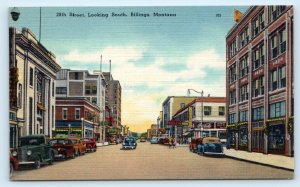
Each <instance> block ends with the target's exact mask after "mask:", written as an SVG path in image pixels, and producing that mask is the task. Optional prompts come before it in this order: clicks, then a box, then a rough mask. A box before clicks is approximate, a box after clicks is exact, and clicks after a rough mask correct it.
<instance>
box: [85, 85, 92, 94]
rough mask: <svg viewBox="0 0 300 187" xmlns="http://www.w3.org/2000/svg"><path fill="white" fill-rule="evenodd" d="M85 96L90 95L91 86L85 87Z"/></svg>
mask: <svg viewBox="0 0 300 187" xmlns="http://www.w3.org/2000/svg"><path fill="white" fill-rule="evenodd" d="M85 94H87V95H89V94H91V86H85Z"/></svg>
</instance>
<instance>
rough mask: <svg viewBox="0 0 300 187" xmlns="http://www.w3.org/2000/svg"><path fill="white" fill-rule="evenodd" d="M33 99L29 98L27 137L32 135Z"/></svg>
mask: <svg viewBox="0 0 300 187" xmlns="http://www.w3.org/2000/svg"><path fill="white" fill-rule="evenodd" d="M32 109H33V99H32V97H29V127H28V128H29V135H30V134H32V122H33V115H32V114H33V112H32Z"/></svg>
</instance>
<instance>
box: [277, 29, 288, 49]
mask: <svg viewBox="0 0 300 187" xmlns="http://www.w3.org/2000/svg"><path fill="white" fill-rule="evenodd" d="M279 48H280V53H283V52H285V51H286V29H283V30H281V31H279Z"/></svg>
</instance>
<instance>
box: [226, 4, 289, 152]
mask: <svg viewBox="0 0 300 187" xmlns="http://www.w3.org/2000/svg"><path fill="white" fill-rule="evenodd" d="M226 51H227V54H226V74H227V76H226V77H227V79H226V95H227V101H226V109H227V111H226V113H227V116H226V117H227V122H228V125H227V128H228V134H229V138H230V139H231V144H232V147H234V148H236V149H240V150H247V151H255V152H263V153H275V154H284V155H287V156H291V155H293V124H294V122H293V121H294V79H293V7H292V6H252V7H250V8H249V9H248V10H247V12H246V13H245V14H244V16H243V17H242V18H241V19H240V20H239V21H238V22H237V23H236V24H235V25H234V26H233V28H231V30H230V31H229V32H228V34H227V37H226Z"/></svg>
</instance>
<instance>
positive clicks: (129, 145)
mask: <svg viewBox="0 0 300 187" xmlns="http://www.w3.org/2000/svg"><path fill="white" fill-rule="evenodd" d="M136 146H137V143H136V140H135V138H134V137H126V138H124V140H123V143H122V149H136Z"/></svg>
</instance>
